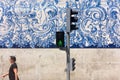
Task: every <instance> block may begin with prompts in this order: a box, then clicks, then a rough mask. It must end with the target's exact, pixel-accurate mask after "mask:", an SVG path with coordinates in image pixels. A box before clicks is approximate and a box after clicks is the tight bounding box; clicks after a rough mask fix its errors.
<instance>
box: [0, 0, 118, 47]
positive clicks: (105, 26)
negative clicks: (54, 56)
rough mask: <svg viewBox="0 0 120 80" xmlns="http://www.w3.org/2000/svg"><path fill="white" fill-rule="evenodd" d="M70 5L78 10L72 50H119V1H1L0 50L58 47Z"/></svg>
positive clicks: (71, 41)
mask: <svg viewBox="0 0 120 80" xmlns="http://www.w3.org/2000/svg"><path fill="white" fill-rule="evenodd" d="M68 4H71V6H70V7H71V8H73V9H76V10H78V11H79V15H78V17H79V21H78V25H77V26H78V27H79V29H78V30H77V31H73V32H72V33H71V39H70V43H71V45H70V46H71V47H73V48H119V47H120V0H0V48H55V47H56V46H55V33H56V31H65V30H66V8H67V7H68Z"/></svg>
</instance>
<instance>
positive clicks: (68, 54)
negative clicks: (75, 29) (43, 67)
mask: <svg viewBox="0 0 120 80" xmlns="http://www.w3.org/2000/svg"><path fill="white" fill-rule="evenodd" d="M66 33H67V45H66V55H67V71H66V75H67V80H70V32H66Z"/></svg>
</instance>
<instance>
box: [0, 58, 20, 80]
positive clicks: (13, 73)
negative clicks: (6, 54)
mask: <svg viewBox="0 0 120 80" xmlns="http://www.w3.org/2000/svg"><path fill="white" fill-rule="evenodd" d="M10 63H11V66H10V68H9V72H8V73H6V74H3V75H2V76H0V77H2V78H4V77H6V76H7V75H8V76H9V80H19V78H18V67H17V64H16V57H15V56H10Z"/></svg>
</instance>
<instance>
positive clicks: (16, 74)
mask: <svg viewBox="0 0 120 80" xmlns="http://www.w3.org/2000/svg"><path fill="white" fill-rule="evenodd" d="M13 71H14V73H15V80H18V70H17V68H14V69H13Z"/></svg>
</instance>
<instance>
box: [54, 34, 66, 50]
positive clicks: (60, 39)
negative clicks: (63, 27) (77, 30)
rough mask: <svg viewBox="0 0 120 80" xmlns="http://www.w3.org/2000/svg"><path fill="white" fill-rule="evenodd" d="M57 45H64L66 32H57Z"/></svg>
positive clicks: (61, 46) (60, 46)
mask: <svg viewBox="0 0 120 80" xmlns="http://www.w3.org/2000/svg"><path fill="white" fill-rule="evenodd" d="M56 45H57V47H59V48H63V47H64V32H56Z"/></svg>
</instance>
